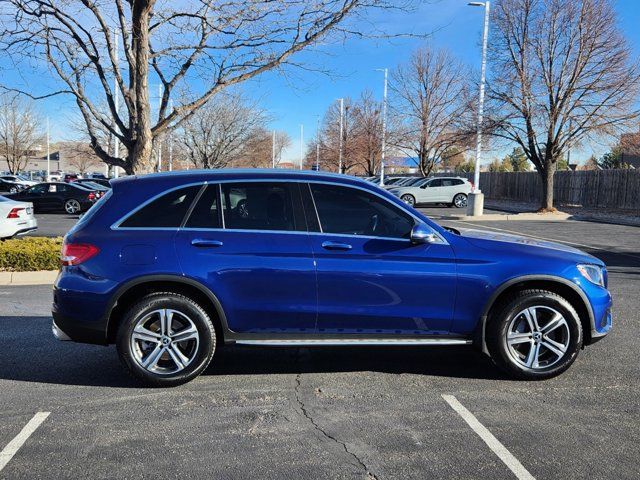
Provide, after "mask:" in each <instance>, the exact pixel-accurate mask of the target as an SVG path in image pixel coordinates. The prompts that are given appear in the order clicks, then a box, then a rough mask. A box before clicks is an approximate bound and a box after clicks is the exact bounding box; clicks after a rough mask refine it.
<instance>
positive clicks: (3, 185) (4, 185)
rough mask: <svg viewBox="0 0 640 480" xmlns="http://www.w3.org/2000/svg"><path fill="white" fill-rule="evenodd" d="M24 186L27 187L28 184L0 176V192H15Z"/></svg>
mask: <svg viewBox="0 0 640 480" xmlns="http://www.w3.org/2000/svg"><path fill="white" fill-rule="evenodd" d="M25 188H28V186H27V185H25V184H23V183H18V182H14V181H11V180H5V179H3V178H1V177H0V192H4V193H16V192H19V191H20V190H24V189H25Z"/></svg>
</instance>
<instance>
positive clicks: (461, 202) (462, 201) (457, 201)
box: [451, 193, 467, 208]
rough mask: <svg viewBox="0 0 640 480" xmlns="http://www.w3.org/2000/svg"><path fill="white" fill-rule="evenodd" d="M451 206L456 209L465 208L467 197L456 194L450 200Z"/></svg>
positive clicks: (462, 194)
mask: <svg viewBox="0 0 640 480" xmlns="http://www.w3.org/2000/svg"><path fill="white" fill-rule="evenodd" d="M451 205H452V206H454V207H456V208H467V196H466V195H465V194H464V193H458V194H456V195H455V196H454V197H453V200H451Z"/></svg>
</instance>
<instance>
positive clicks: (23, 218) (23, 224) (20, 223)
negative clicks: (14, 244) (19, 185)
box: [0, 196, 38, 239]
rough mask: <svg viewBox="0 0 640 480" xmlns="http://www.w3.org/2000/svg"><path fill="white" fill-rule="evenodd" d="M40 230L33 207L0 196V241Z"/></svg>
mask: <svg viewBox="0 0 640 480" xmlns="http://www.w3.org/2000/svg"><path fill="white" fill-rule="evenodd" d="M36 228H38V221H37V220H36V217H34V216H33V205H32V204H31V203H27V202H16V201H15V200H11V199H10V198H6V197H3V196H0V239H3V238H11V237H15V236H16V235H24V234H25V233H28V232H32V231H33V230H35V229H36Z"/></svg>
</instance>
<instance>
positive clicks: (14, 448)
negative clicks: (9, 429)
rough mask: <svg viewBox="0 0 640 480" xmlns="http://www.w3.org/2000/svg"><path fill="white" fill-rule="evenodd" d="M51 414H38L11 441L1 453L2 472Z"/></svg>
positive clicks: (0, 468) (0, 466) (0, 465)
mask: <svg viewBox="0 0 640 480" xmlns="http://www.w3.org/2000/svg"><path fill="white" fill-rule="evenodd" d="M50 413H51V412H38V413H36V414H35V415H34V416H33V418H32V419H31V420H29V422H28V423H27V424H26V425H25V426H24V428H23V429H22V431H21V432H20V433H19V434H18V435H16V436H15V438H14V439H13V440H11V441H10V442H9V443H8V444H7V446H6V447H4V449H3V450H2V452H0V472H1V471H2V469H3V468H4V467H6V466H7V463H9V461H10V460H11V459H12V458H13V456H14V455H15V454H16V453H17V452H18V450H20V447H22V445H24V442H26V441H27V439H28V438H29V437H30V436H31V434H32V433H33V432H35V431H36V429H37V428H38V427H39V426H40V425H41V424H42V422H44V421H45V420H46V419H47V417H48V416H49V414H50Z"/></svg>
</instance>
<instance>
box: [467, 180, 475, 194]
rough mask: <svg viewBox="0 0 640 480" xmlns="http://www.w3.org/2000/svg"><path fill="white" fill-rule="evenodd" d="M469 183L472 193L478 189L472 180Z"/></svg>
mask: <svg viewBox="0 0 640 480" xmlns="http://www.w3.org/2000/svg"><path fill="white" fill-rule="evenodd" d="M469 183H470V184H471V191H472V192H473V191H474V190H475V189H476V186H475V185H474V184H473V182H472V181H471V180H469Z"/></svg>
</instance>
